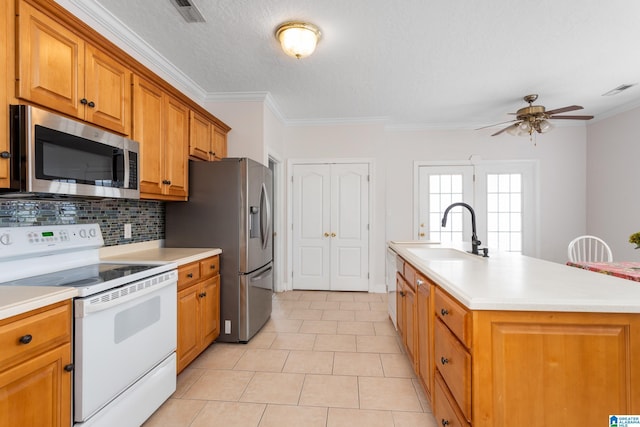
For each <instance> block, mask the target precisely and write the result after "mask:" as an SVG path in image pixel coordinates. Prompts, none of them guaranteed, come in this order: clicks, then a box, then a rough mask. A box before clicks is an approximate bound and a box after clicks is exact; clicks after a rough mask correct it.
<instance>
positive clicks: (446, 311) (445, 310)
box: [440, 308, 449, 316]
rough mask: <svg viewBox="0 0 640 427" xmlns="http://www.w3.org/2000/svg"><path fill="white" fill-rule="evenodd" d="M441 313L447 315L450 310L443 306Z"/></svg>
mask: <svg viewBox="0 0 640 427" xmlns="http://www.w3.org/2000/svg"><path fill="white" fill-rule="evenodd" d="M440 314H442V315H443V316H446V315H447V314H449V310H447V309H446V308H443V309H442V310H440Z"/></svg>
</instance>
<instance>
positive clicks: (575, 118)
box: [549, 116, 593, 120]
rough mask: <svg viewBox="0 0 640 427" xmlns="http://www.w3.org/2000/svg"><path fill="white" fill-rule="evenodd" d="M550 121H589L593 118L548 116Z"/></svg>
mask: <svg viewBox="0 0 640 427" xmlns="http://www.w3.org/2000/svg"><path fill="white" fill-rule="evenodd" d="M549 118H550V119H553V120H555V119H565V120H591V119H593V116H550V117H549Z"/></svg>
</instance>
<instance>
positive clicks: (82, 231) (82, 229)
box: [78, 228, 87, 239]
mask: <svg viewBox="0 0 640 427" xmlns="http://www.w3.org/2000/svg"><path fill="white" fill-rule="evenodd" d="M78 234H79V235H80V237H82V238H83V239H85V238H86V237H87V230H85V229H84V228H81V229H80V231H79V232H78Z"/></svg>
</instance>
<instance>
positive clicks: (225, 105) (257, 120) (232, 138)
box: [203, 101, 268, 165]
mask: <svg viewBox="0 0 640 427" xmlns="http://www.w3.org/2000/svg"><path fill="white" fill-rule="evenodd" d="M203 106H204V108H206V109H207V110H208V111H209V112H210V113H211V114H213V115H214V116H216V117H217V118H219V119H220V120H222V121H223V122H224V123H226V124H227V125H229V126H230V127H231V131H230V132H229V133H228V134H227V155H228V156H229V157H249V158H251V159H253V160H255V161H257V162H260V163H262V164H264V165H267V164H268V161H267V158H268V157H267V150H266V147H265V142H264V133H265V129H264V104H263V102H260V101H236V102H213V101H208V102H206V103H205V104H204V105H203Z"/></svg>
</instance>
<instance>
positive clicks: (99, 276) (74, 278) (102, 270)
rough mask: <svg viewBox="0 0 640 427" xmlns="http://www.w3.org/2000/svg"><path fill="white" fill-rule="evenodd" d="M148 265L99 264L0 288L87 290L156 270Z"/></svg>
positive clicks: (56, 272)
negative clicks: (49, 287)
mask: <svg viewBox="0 0 640 427" xmlns="http://www.w3.org/2000/svg"><path fill="white" fill-rule="evenodd" d="M156 267H158V265H157V264H156V265H148V264H113V263H99V264H91V265H85V266H83V267H76V268H71V269H68V270H61V271H53V272H51V273H46V274H41V275H38V276H33V277H26V278H24V279H18V280H13V281H10V282H5V283H0V285H2V286H69V287H74V288H87V287H91V286H92V285H96V284H100V283H104V282H108V281H111V280H116V279H120V278H124V277H127V276H130V275H133V274H136V273H140V272H142V271H146V270H150V269H152V268H156Z"/></svg>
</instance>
